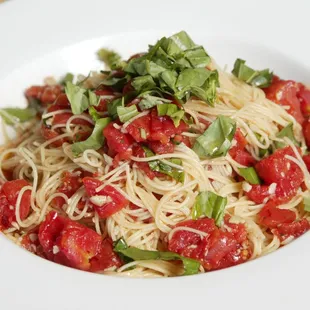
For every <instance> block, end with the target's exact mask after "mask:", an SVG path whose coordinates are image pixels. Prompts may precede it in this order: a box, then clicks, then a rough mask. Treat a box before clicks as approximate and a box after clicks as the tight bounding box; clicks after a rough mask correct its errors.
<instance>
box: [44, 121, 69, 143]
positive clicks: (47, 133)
mask: <svg viewBox="0 0 310 310" xmlns="http://www.w3.org/2000/svg"><path fill="white" fill-rule="evenodd" d="M41 134H42V136H43V138H44V139H45V140H47V141H48V140H52V139H54V138H56V137H58V136H59V135H60V133H58V132H57V131H55V130H53V129H51V128H49V127H48V126H46V125H44V124H42V126H41ZM66 141H67V139H63V138H62V139H58V140H56V141H54V142H53V143H51V145H52V146H54V147H60V146H62V145H63V143H65V142H66Z"/></svg>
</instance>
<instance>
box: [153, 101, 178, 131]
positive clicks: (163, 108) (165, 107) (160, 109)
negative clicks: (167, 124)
mask: <svg viewBox="0 0 310 310" xmlns="http://www.w3.org/2000/svg"><path fill="white" fill-rule="evenodd" d="M157 113H158V115H159V116H164V115H167V116H170V118H171V119H172V120H173V124H174V126H175V127H178V126H179V125H180V121H181V119H182V118H183V116H184V111H183V110H181V109H179V108H178V107H177V106H176V105H175V104H172V103H164V104H160V105H157Z"/></svg>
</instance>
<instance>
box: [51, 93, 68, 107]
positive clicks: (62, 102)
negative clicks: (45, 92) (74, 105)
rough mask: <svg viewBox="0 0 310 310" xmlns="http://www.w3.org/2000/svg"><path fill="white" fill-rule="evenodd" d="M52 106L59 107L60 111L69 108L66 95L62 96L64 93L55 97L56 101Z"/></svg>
mask: <svg viewBox="0 0 310 310" xmlns="http://www.w3.org/2000/svg"><path fill="white" fill-rule="evenodd" d="M54 105H57V106H59V107H61V108H62V109H67V108H71V106H70V102H69V100H68V97H67V95H66V94H64V93H61V94H60V95H59V96H58V97H57V99H56V101H55V103H54Z"/></svg>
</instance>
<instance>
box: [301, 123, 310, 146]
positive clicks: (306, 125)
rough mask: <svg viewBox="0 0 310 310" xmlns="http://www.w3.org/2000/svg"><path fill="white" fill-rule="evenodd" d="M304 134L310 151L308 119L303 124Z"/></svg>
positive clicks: (309, 124) (309, 125)
mask: <svg viewBox="0 0 310 310" xmlns="http://www.w3.org/2000/svg"><path fill="white" fill-rule="evenodd" d="M302 132H303V135H304V137H305V140H306V145H307V147H308V149H310V119H307V120H305V121H304V122H303V124H302Z"/></svg>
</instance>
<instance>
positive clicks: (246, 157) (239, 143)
mask: <svg viewBox="0 0 310 310" xmlns="http://www.w3.org/2000/svg"><path fill="white" fill-rule="evenodd" d="M234 139H235V140H236V145H235V146H233V147H232V148H231V149H230V150H229V155H230V156H231V157H232V159H233V160H235V161H236V162H237V163H239V164H241V165H243V166H247V167H249V166H253V165H255V164H256V160H255V158H254V157H253V156H252V155H251V154H250V153H249V152H248V151H247V150H246V149H245V147H246V145H247V141H246V139H245V137H244V135H243V134H242V132H241V131H240V129H239V128H238V129H237V130H236V133H235V136H234Z"/></svg>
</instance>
